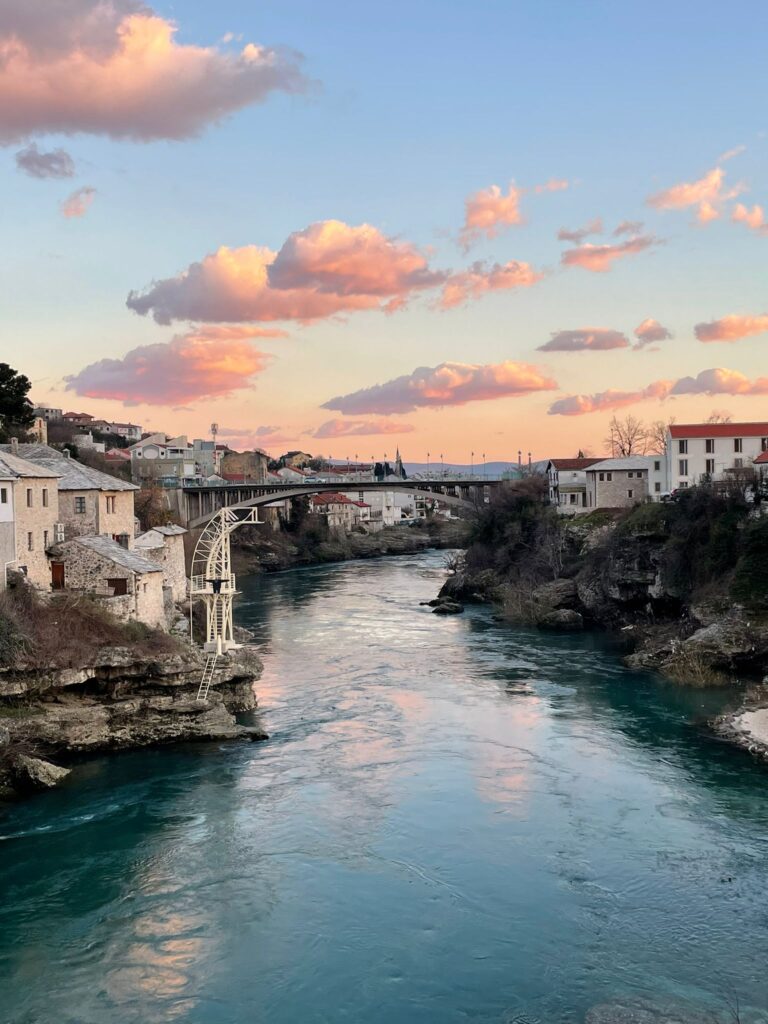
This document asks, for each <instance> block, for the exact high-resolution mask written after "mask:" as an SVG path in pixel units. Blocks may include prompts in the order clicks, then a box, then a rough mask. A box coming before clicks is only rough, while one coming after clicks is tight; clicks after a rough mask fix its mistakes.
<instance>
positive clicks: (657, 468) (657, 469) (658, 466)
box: [653, 459, 661, 473]
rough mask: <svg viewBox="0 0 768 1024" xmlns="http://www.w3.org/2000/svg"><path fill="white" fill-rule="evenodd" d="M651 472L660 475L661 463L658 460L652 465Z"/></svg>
mask: <svg viewBox="0 0 768 1024" xmlns="http://www.w3.org/2000/svg"><path fill="white" fill-rule="evenodd" d="M653 471H654V473H660V472H661V463H660V462H659V460H658V459H657V460H656V461H655V462H654V464H653Z"/></svg>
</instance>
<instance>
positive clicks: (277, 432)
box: [219, 426, 304, 451]
mask: <svg viewBox="0 0 768 1024" xmlns="http://www.w3.org/2000/svg"><path fill="white" fill-rule="evenodd" d="M301 433H304V431H296V432H294V433H291V432H290V430H284V429H283V428H282V427H273V426H260V427H254V428H251V427H220V428H219V439H220V440H221V441H225V442H226V443H227V444H228V445H230V447H232V448H235V449H237V450H240V451H246V450H248V449H253V448H269V447H272V446H273V445H282V444H294V443H295V442H296V441H297V439H298V437H299V434H301Z"/></svg>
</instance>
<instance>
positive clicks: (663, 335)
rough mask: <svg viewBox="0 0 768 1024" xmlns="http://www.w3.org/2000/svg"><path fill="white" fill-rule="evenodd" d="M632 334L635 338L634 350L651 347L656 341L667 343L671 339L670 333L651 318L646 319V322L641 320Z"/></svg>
mask: <svg viewBox="0 0 768 1024" xmlns="http://www.w3.org/2000/svg"><path fill="white" fill-rule="evenodd" d="M634 333H635V337H636V338H637V344H636V345H635V346H634V348H636V349H641V348H645V347H646V346H647V345H653V344H654V343H655V342H657V341H669V339H670V338H671V337H672V334H671V333H670V331H668V330H667V328H666V327H665V326H664V325H663V324H660V323H659V321H658V320H654V319H653V318H652V317H648V319H647V320H643V322H642V323H641V324H638V325H637V327H636V328H635V332H634Z"/></svg>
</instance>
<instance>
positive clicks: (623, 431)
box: [605, 413, 649, 459]
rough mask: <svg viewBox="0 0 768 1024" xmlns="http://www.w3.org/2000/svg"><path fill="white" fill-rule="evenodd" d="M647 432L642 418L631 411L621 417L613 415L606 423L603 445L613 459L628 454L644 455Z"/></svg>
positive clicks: (646, 449) (625, 456)
mask: <svg viewBox="0 0 768 1024" xmlns="http://www.w3.org/2000/svg"><path fill="white" fill-rule="evenodd" d="M648 442H649V432H648V428H647V427H646V425H645V424H644V423H643V421H642V420H639V419H637V418H636V417H635V416H632V415H631V413H630V414H628V415H627V416H625V417H624V418H623V419H621V420H620V419H619V418H618V416H614V417H613V418H612V419H611V422H610V423H609V424H608V437H607V438H606V439H605V446H606V448H607V449H608V451H609V452H610V453H611V456H612V457H613V458H614V459H621V458H628V457H629V456H630V455H645V453H646V452H647V451H648Z"/></svg>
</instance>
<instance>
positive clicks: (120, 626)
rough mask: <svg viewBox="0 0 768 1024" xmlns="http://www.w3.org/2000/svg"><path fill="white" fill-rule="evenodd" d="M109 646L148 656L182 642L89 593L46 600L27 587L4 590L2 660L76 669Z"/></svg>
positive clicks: (0, 611) (0, 638) (0, 597)
mask: <svg viewBox="0 0 768 1024" xmlns="http://www.w3.org/2000/svg"><path fill="white" fill-rule="evenodd" d="M105 647H127V648H129V649H130V650H132V651H135V652H136V654H137V656H141V657H146V656H147V655H153V654H161V653H171V652H173V651H175V650H177V648H178V642H177V641H176V640H175V639H174V638H173V637H171V636H169V635H168V634H167V633H164V632H162V631H161V630H157V629H150V628H149V627H148V626H145V625H143V624H142V623H140V622H130V623H124V622H120V621H119V620H118V619H116V618H115V617H114V616H113V615H112V614H111V613H110V612H109V611H107V609H106V608H104V607H103V606H102V605H100V604H99V603H98V602H96V601H94V600H92V599H91V598H88V597H83V596H77V595H72V594H61V595H56V596H54V597H52V598H50V599H47V600H44V599H42V598H40V597H39V596H38V595H37V594H35V592H34V591H33V590H32V589H31V588H29V587H26V586H19V587H14V588H13V589H10V590H7V591H5V592H4V593H2V594H0V665H2V666H5V667H8V668H15V667H19V668H21V667H25V668H41V669H44V668H76V667H81V666H84V665H88V664H91V663H92V662H93V659H94V658H95V657H96V656H97V655H98V652H99V651H100V650H102V649H103V648H105Z"/></svg>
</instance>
